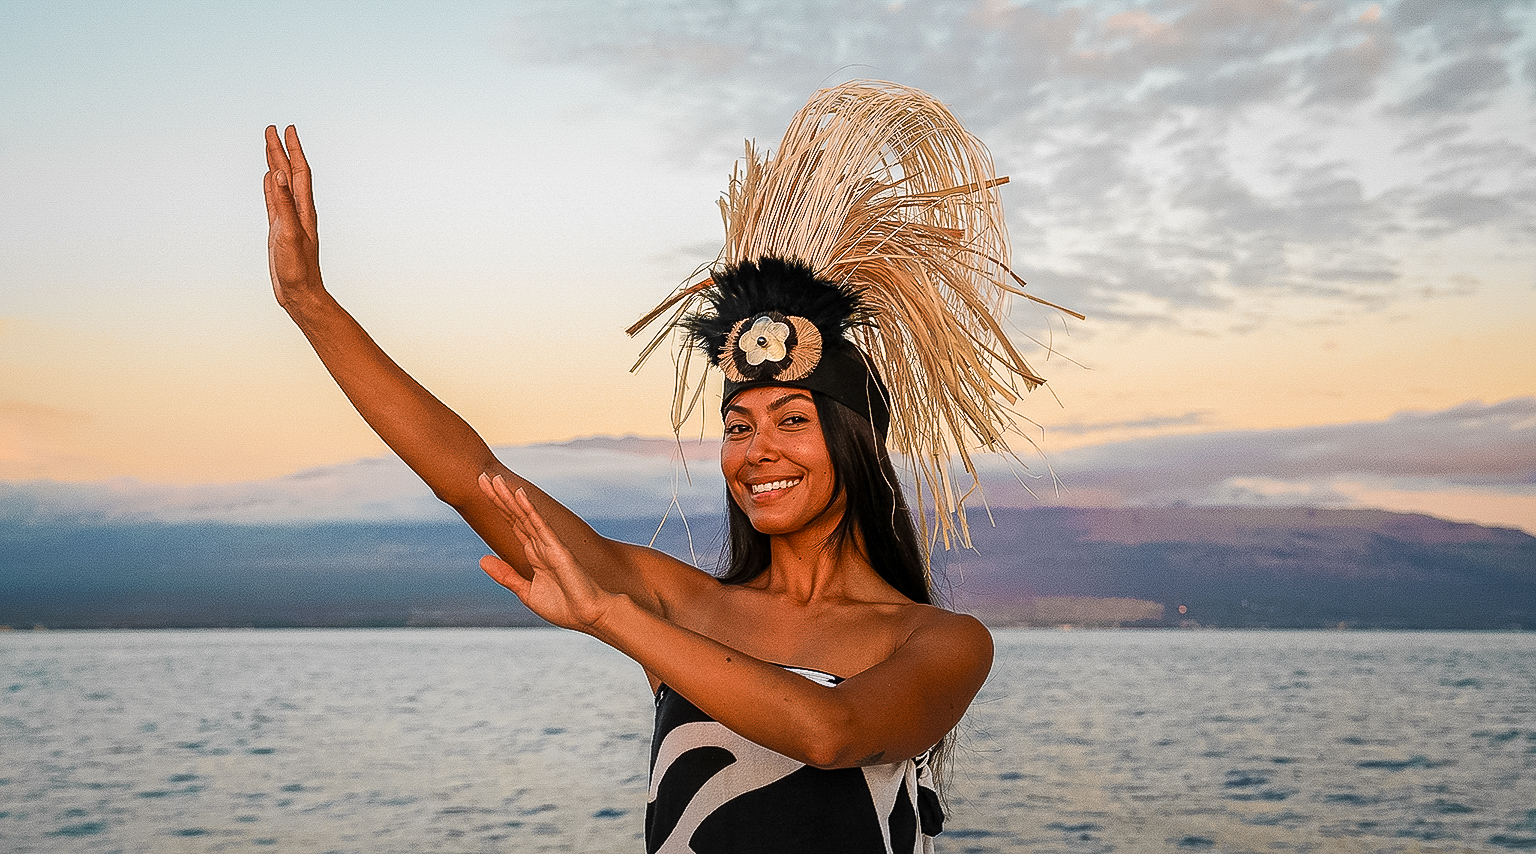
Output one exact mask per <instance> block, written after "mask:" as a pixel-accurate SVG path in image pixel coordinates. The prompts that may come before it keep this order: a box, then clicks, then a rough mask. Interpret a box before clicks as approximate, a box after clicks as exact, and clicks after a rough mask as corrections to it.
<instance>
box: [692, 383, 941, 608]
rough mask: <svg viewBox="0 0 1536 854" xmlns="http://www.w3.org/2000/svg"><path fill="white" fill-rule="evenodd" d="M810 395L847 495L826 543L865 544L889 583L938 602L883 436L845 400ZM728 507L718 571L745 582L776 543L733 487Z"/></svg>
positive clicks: (838, 486) (836, 487) (836, 478)
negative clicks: (750, 514) (750, 516)
mask: <svg viewBox="0 0 1536 854" xmlns="http://www.w3.org/2000/svg"><path fill="white" fill-rule="evenodd" d="M811 399H812V400H813V401H815V403H816V416H817V419H818V420H820V421H821V435H822V438H823V439H825V440H826V443H827V454H828V456H829V457H830V458H831V460H832V473H833V482H832V494H833V495H836V494H838V493H839V492H841V493H842V495H843V496H844V500H845V502H846V503H845V505H844V511H843V518H842V519H841V520H840V521H839V522H838V523H837V527H836V528H835V529H834V530H833V531H832V535H831V536H830V537H829V538H828V541H827V543H826V545H827V548H829V549H832V550H834V551H836V550H840V549H842V548H843V547H844V546H845V545H848V544H850V543H854V544H860V545H862V546H863V549H864V555H865V557H867V558H868V559H869V563H870V566H872V567H873V568H874V570H875V572H876V573H878V574H879V576H880V577H881V578H883V579H885V582H886V583H887V584H889V585H891V586H892V587H894V588H896V590H897V591H898V592H899V593H901V595H903V596H905V597H907V598H908V599H911V600H912V601H913V602H917V603H919V604H923V605H933V604H937V603H936V602H935V594H934V590H933V584H932V581H931V579H930V578H929V575H928V570H927V561H926V560H925V559H924V556H923V554H924V553H923V546H922V540H921V539H919V537H918V535H917V526H916V525H915V524H914V523H913V521H912V513H911V511H910V510H909V509H908V507H907V500H906V498H905V497H904V496H903V495H902V492H901V482H900V481H899V480H898V479H897V475H896V468H895V466H893V465H892V464H891V455H890V453H889V452H888V451H887V450H886V448H885V441H884V440H883V439H881V438H879V437H878V436H876V435H875V429H874V427H873V425H871V424H870V422H869V419H867V418H864V417H861V416H860V415H858V414H857V413H855V412H854V411H853V410H851V409H849V408H848V407H846V406H844V405H843V404H841V403H838V402H837V401H835V400H833V399H832V398H830V397H828V396H826V395H824V394H822V393H821V392H819V391H812V392H811ZM726 507H727V514H728V523H727V526H726V527H727V530H726V537H727V547H726V551H725V554H724V555H722V560H721V563H722V571H721V572H720V573H719V578H720V580H721V581H723V582H725V583H726V584H745V583H747V582H749V581H751V580H753V579H755V578H757V577H758V576H759V575H761V574H763V572H764V571H765V570H767V569H768V563H769V560H770V558H771V546H770V545H769V538H768V535H767V534H764V533H763V532H761V531H759V530H757V529H756V528H754V527H752V521H751V520H750V519H748V518H747V514H746V512H745V511H743V510H742V509H741V508H740V507H738V506H737V505H736V501H735V499H733V498H731V497H730V493H729V491H727V493H726Z"/></svg>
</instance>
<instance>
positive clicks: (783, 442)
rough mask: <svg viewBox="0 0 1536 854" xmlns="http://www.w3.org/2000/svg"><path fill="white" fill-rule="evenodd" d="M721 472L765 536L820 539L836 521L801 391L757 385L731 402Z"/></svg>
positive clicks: (822, 455)
mask: <svg viewBox="0 0 1536 854" xmlns="http://www.w3.org/2000/svg"><path fill="white" fill-rule="evenodd" d="M720 470H721V471H722V472H723V473H724V474H725V483H726V488H727V489H728V490H729V491H730V493H731V497H732V498H733V499H734V500H735V501H736V505H737V506H738V507H740V508H741V509H742V511H743V512H745V513H746V514H747V518H748V519H750V520H751V521H752V527H754V528H756V529H757V530H758V531H761V532H762V533H764V534H768V535H770V536H771V535H780V534H792V533H796V532H799V531H808V530H809V531H814V532H815V533H817V534H818V535H819V536H825V535H826V534H828V533H830V531H831V530H832V528H833V527H834V526H836V525H837V523H838V521H839V520H840V519H841V518H842V515H843V501H842V497H841V496H840V495H838V494H837V490H836V472H835V471H834V470H833V468H832V458H831V456H830V455H829V454H828V453H827V442H826V439H825V438H824V437H823V436H822V432H821V420H820V418H819V417H818V415H817V413H816V402H815V401H814V400H813V399H812V398H811V393H810V392H808V391H805V390H803V389H796V388H787V387H783V386H761V387H758V388H750V389H747V390H746V391H743V392H741V393H740V394H738V395H736V396H735V397H734V398H732V399H731V405H730V406H729V407H727V408H726V410H725V441H724V442H723V443H722V444H721V447H720ZM834 499H836V500H834Z"/></svg>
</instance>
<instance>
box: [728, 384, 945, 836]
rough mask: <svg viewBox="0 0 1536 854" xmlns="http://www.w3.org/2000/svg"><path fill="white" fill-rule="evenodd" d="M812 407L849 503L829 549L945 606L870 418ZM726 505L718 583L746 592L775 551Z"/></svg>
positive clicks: (829, 405) (939, 795)
mask: <svg viewBox="0 0 1536 854" xmlns="http://www.w3.org/2000/svg"><path fill="white" fill-rule="evenodd" d="M811 399H812V400H813V401H815V403H816V417H817V419H818V420H820V421H821V435H822V438H823V439H824V440H825V441H826V443H827V454H828V455H829V456H830V457H831V459H832V473H833V481H832V494H833V495H836V494H837V492H838V490H842V494H843V496H844V500H845V502H846V503H845V504H844V509H843V518H842V519H841V520H840V521H839V522H838V523H837V527H836V528H835V529H833V531H832V535H831V536H830V537H828V538H827V543H826V546H827V548H830V549H833V550H834V551H836V550H839V549H841V548H842V547H843V546H844V545H846V544H848V543H863V546H864V554H865V557H867V558H868V559H869V563H870V566H872V567H873V568H874V570H875V572H876V573H878V574H879V575H880V577H881V578H883V579H885V582H886V583H887V584H889V585H891V586H892V587H894V588H896V590H897V592H899V593H901V595H903V596H905V597H907V598H908V599H911V600H912V601H913V602H917V603H919V604H922V605H937V604H940V603H939V602H938V601H937V600H938V596H937V594H936V591H935V589H934V584H933V579H932V576H931V575H930V574H929V572H928V568H927V561H926V560H925V559H924V552H923V545H922V543H923V541H922V540H921V539H920V538H919V537H918V535H917V525H916V523H915V522H913V520H912V512H911V510H909V509H908V508H907V500H906V498H905V497H904V496H903V495H902V492H901V481H900V480H898V479H897V476H896V467H895V466H893V465H892V464H891V455H890V453H889V452H888V451H887V450H886V448H885V440H884V439H882V438H880V437H879V436H876V435H875V428H874V426H873V425H871V424H870V422H869V419H868V418H864V417H862V416H860V415H859V414H858V413H856V412H854V411H853V410H852V409H849V408H848V407H846V406H844V405H842V404H841V403H838V402H837V401H835V400H833V399H832V398H830V397H827V396H826V395H824V394H822V393H821V392H819V391H812V392H811ZM725 504H726V508H727V514H728V515H727V518H728V524H727V526H726V537H727V541H726V550H725V553H724V554H723V555H722V556H721V558H722V559H721V564H722V569H721V571H720V572H719V573H718V577H719V578H720V580H721V581H723V582H725V583H726V584H746V583H747V582H749V581H751V580H752V579H754V578H757V577H758V576H759V575H762V574H763V573H764V572H765V571H766V570H767V569H768V564H769V562H770V559H771V557H772V554H771V552H772V546H771V545H770V542H769V538H768V535H767V534H764V533H763V532H761V531H759V530H757V529H756V528H754V527H752V521H751V520H750V519H748V518H747V514H746V513H745V512H744V511H743V510H742V509H741V508H740V507H738V506H736V500H735V499H734V498H732V497H731V496H730V491H729V490H727V491H726V496H725ZM954 738H955V734H954V732H953V731H951V732H949V733H947V734H946V735H945V736H944V738H942V739H940V741H939V743H938V744H935V745H934V746H933V747H932V748H931V749H930V750H929V751H928V764H929V767H930V768H931V770H932V771H933V782H934V792H932V793H930V792H928V791H927V790H926V789H920V791H918V792H917V793H915V794H916V797H917V798H918V800H919V801H920V805H919V811H920V812H921V813H922V814H923V815H924V816H925V819H924V828H925V831H924V832H927V831H926V828H927V827H928V826H929V825H928V821H929V819H928V818H926V816H928V815H929V814H930V812H936V814H937V816H938V818H937V820H938V821H939V822H942V820H943V814H944V813H945V812H946V811H947V810H946V809H945V807H944V790H945V778H946V777H947V776H948V774H947V773H946V772H947V770H948V765H949V751H950V748H951V746H952V745H953V744H954Z"/></svg>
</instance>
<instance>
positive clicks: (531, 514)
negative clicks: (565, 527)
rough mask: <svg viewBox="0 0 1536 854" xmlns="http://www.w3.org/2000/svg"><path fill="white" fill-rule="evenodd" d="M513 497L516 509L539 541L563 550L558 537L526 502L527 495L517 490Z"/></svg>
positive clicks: (530, 503) (528, 502) (529, 503)
mask: <svg viewBox="0 0 1536 854" xmlns="http://www.w3.org/2000/svg"><path fill="white" fill-rule="evenodd" d="M514 497H515V498H516V499H517V506H518V508H519V509H520V510H522V511H523V513H524V514H525V516H526V518H527V520H528V524H529V526H530V527H531V528H533V530H534V531H535V532H536V533H537V534H538V536H539V539H540V541H542V542H546V543H549V544H551V545H554V546H557V547H560V548H564V547H565V544H564V543H563V542H561V540H560V537H559V536H557V535H556V534H555V532H554V530H553V529H551V528H550V527H549V525H547V524H545V523H544V517H543V516H540V515H539V511H537V510H535V509H533V502H532V501H530V500H528V493H527V492H526V491H524V490H522V489H519V490H518V491H517V494H516V495H515V496H514Z"/></svg>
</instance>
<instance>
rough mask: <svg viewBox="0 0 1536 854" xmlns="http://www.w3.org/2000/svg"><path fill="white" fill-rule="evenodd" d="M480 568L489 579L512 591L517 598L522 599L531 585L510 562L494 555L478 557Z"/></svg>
mask: <svg viewBox="0 0 1536 854" xmlns="http://www.w3.org/2000/svg"><path fill="white" fill-rule="evenodd" d="M480 569H481V570H482V571H484V572H485V574H486V575H489V576H490V577H491V580H493V581H495V582H496V583H497V584H500V585H501V586H502V587H505V588H507V589H508V590H510V591H512V594H513V595H515V596H516V597H517V598H519V599H522V598H523V597H524V595H526V594H527V593H528V591H529V590H531V589H532V587H533V582H532V581H531V580H530V579H527V578H524V577H523V576H522V573H519V572H518V571H517V570H516V569H514V568H513V567H512V564H510V563H507V562H506V561H504V560H502V559H501V558H499V557H497V556H495V555H486V556H485V557H482V558H480Z"/></svg>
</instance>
